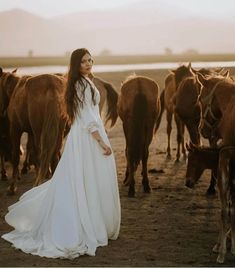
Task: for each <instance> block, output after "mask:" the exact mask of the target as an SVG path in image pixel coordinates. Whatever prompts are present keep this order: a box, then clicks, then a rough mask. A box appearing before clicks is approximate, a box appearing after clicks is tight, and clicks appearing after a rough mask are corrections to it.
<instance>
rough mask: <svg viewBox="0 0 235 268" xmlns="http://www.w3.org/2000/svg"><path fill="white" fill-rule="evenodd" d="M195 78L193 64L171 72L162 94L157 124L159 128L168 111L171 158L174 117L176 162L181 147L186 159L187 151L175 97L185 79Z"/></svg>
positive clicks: (169, 151)
mask: <svg viewBox="0 0 235 268" xmlns="http://www.w3.org/2000/svg"><path fill="white" fill-rule="evenodd" d="M189 76H193V71H192V70H191V64H190V63H189V64H188V66H185V65H182V66H180V67H178V68H177V69H176V70H171V71H170V74H168V75H167V77H166V78H165V88H164V90H163V91H162V93H161V96H160V99H161V107H162V109H161V114H160V116H159V119H158V122H157V128H158V127H159V125H160V121H161V117H162V113H163V110H164V108H165V109H166V120H167V158H171V131H172V117H173V116H174V119H175V123H176V127H177V153H176V162H178V161H179V159H180V146H182V153H183V155H184V157H186V150H185V147H184V124H183V123H182V121H181V119H180V117H179V115H178V114H177V113H176V112H175V107H174V97H175V94H176V92H177V91H178V87H179V85H180V83H181V81H183V80H184V79H185V78H187V77H189Z"/></svg>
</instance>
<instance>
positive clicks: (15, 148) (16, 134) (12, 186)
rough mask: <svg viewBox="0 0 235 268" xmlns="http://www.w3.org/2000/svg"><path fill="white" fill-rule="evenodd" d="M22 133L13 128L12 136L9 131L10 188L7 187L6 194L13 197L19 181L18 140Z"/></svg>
mask: <svg viewBox="0 0 235 268" xmlns="http://www.w3.org/2000/svg"><path fill="white" fill-rule="evenodd" d="M21 135H22V132H21V131H20V130H18V131H17V129H16V127H14V135H13V131H12V129H11V143H12V165H13V172H12V179H11V183H10V186H9V187H8V191H7V192H8V194H10V195H13V194H15V193H16V190H17V186H16V183H17V180H18V179H19V167H18V166H19V162H20V138H21Z"/></svg>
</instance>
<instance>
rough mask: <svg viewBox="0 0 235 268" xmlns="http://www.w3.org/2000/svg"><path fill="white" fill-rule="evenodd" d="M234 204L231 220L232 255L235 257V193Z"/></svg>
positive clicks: (234, 196)
mask: <svg viewBox="0 0 235 268" xmlns="http://www.w3.org/2000/svg"><path fill="white" fill-rule="evenodd" d="M234 190H235V189H233V191H234ZM232 195H233V197H232V204H231V208H230V209H231V210H230V213H231V214H230V220H231V253H232V254H233V255H235V193H234V192H233V193H232Z"/></svg>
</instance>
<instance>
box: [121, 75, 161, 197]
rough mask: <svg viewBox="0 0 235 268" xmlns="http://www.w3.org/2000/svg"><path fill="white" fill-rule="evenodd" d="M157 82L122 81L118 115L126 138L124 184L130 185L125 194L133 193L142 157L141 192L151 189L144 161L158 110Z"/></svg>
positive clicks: (142, 79)
mask: <svg viewBox="0 0 235 268" xmlns="http://www.w3.org/2000/svg"><path fill="white" fill-rule="evenodd" d="M158 90H159V87H158V85H157V84H156V83H155V82H154V81H153V80H151V79H149V78H147V77H141V76H130V77H128V78H127V80H126V81H125V82H124V83H123V84H122V87H121V94H120V96H119V100H118V114H119V116H120V118H121V120H122V122H123V130H124V134H125V139H126V160H127V167H126V175H125V180H124V184H126V185H129V191H128V196H129V197H134V195H135V178H134V177H135V172H136V170H137V167H138V165H139V162H140V161H141V160H142V175H143V180H142V184H143V188H144V192H146V193H149V192H150V186H149V180H148V172H147V162H148V155H149V145H150V143H151V141H152V138H153V132H154V126H155V124H156V120H157V118H158V115H159V112H160V101H159V97H158Z"/></svg>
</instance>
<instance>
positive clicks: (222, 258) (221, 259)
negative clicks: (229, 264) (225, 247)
mask: <svg viewBox="0 0 235 268" xmlns="http://www.w3.org/2000/svg"><path fill="white" fill-rule="evenodd" d="M216 262H218V263H224V254H219V256H218V257H217V260H216Z"/></svg>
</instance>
